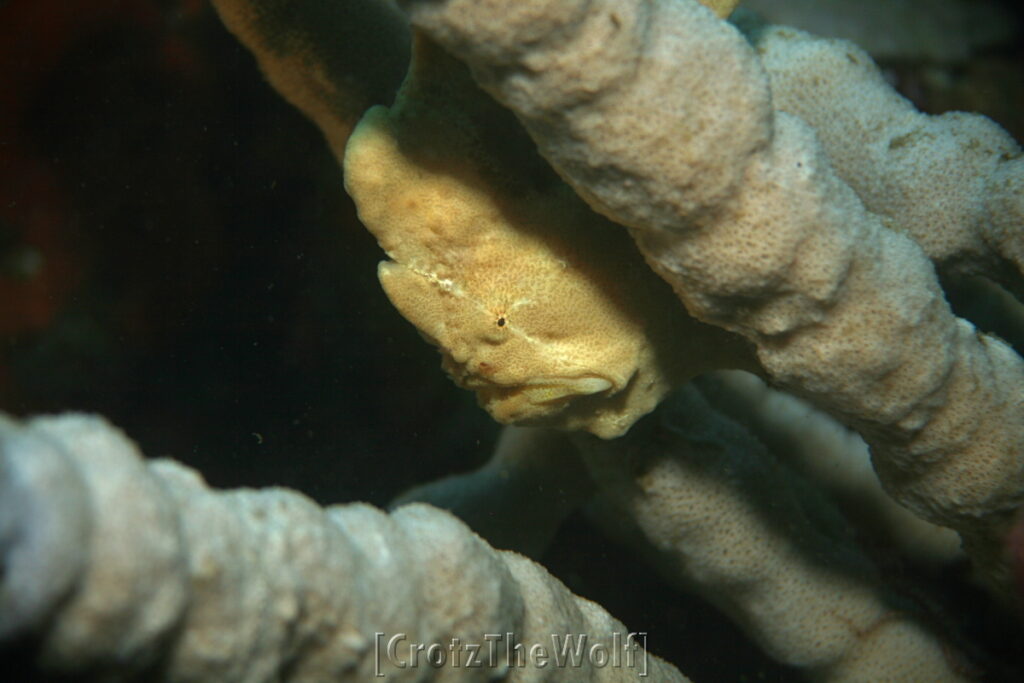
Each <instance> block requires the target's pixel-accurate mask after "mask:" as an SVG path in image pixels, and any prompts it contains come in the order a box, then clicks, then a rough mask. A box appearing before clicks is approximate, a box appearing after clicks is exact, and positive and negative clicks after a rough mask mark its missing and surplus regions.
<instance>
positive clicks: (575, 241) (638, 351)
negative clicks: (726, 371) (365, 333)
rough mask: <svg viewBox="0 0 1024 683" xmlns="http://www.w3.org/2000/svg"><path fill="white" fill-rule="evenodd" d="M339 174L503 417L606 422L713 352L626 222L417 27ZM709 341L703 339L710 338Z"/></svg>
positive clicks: (451, 359)
mask: <svg viewBox="0 0 1024 683" xmlns="http://www.w3.org/2000/svg"><path fill="white" fill-rule="evenodd" d="M344 168H345V184H346V188H347V190H348V192H349V194H350V195H351V196H352V197H353V199H354V200H355V202H356V206H357V208H358V211H359V216H360V219H361V220H362V222H363V223H364V224H365V225H366V227H367V228H368V229H369V230H370V231H371V232H372V233H373V235H374V236H375V237H376V238H377V240H378V242H379V243H380V245H381V247H382V248H383V249H384V251H385V252H386V253H387V255H388V257H389V259H390V260H388V261H384V262H382V263H381V264H380V266H379V270H378V274H379V277H380V281H381V284H382V286H383V287H384V290H385V292H386V293H387V295H388V297H389V299H390V300H391V302H392V303H393V304H394V306H395V307H396V308H397V309H398V310H399V311H400V312H401V313H402V315H403V316H405V318H407V319H408V320H409V321H410V322H411V323H412V324H413V325H415V326H416V328H417V329H418V330H419V331H420V333H421V334H422V335H423V336H424V337H425V338H426V339H427V340H428V341H430V342H431V343H432V344H434V345H436V346H437V347H438V349H439V350H440V352H441V354H442V358H443V361H442V365H443V367H444V369H445V371H446V372H448V374H449V375H450V376H451V377H452V379H453V380H454V381H455V382H456V383H457V384H459V385H460V386H462V387H465V388H466V389H470V390H472V391H474V392H476V394H477V397H478V400H479V402H480V404H481V405H482V406H483V407H484V408H485V409H486V410H487V411H488V412H489V413H490V414H491V415H492V416H493V417H494V418H495V419H496V420H498V421H499V422H503V423H517V424H542V425H550V426H557V427H562V428H566V429H585V430H588V431H590V432H593V433H594V434H597V435H599V436H602V437H606V438H610V437H614V436H618V435H620V434H622V433H623V432H625V431H626V430H627V429H628V428H629V427H630V426H631V425H632V424H633V422H635V421H636V420H637V419H638V418H639V417H641V416H642V415H644V414H646V413H647V412H649V411H650V410H652V409H653V408H654V407H655V405H657V403H658V401H659V400H660V399H661V398H662V397H663V396H664V394H665V393H667V392H668V391H669V390H670V389H671V388H672V387H673V386H674V385H676V384H678V383H680V382H681V381H685V380H686V379H689V378H690V377H692V376H693V375H695V374H697V373H699V372H701V371H703V370H704V369H707V368H708V367H713V366H717V365H720V363H718V362H717V361H716V359H713V358H712V357H711V356H713V355H714V353H713V352H708V349H709V348H710V349H715V348H721V346H722V345H721V344H720V343H718V344H717V345H716V343H715V342H714V341H710V342H709V339H711V338H717V337H721V336H722V335H723V334H724V333H722V332H719V331H717V330H715V329H713V328H709V327H707V326H704V325H702V324H700V323H698V322H697V321H695V320H693V319H692V318H690V317H689V316H687V315H686V314H685V312H684V310H683V309H682V307H681V306H680V304H679V302H678V300H677V299H676V298H675V297H674V295H673V293H672V291H671V289H670V288H669V287H668V286H667V285H666V284H665V283H663V282H662V281H661V280H660V279H658V278H657V276H655V275H654V274H653V273H652V272H651V271H650V270H649V269H648V268H647V266H646V265H645V263H644V262H643V259H642V257H641V256H640V255H639V253H638V252H637V250H636V247H635V246H634V244H633V242H632V240H631V239H630V237H629V235H628V233H627V232H626V230H625V229H624V228H622V227H620V226H618V225H615V224H612V223H610V222H609V221H608V220H606V219H604V218H602V217H601V216H599V215H597V214H595V213H593V212H592V211H591V210H590V209H589V208H588V207H587V206H586V204H585V203H584V202H583V201H581V200H580V199H579V198H578V197H577V196H576V195H575V194H574V193H573V191H572V190H571V189H570V188H569V187H568V186H567V185H565V184H564V183H563V182H562V181H561V180H560V179H559V178H558V177H557V176H556V175H555V174H554V173H553V172H552V171H551V170H550V168H549V167H548V166H547V164H546V163H545V162H544V160H543V159H541V158H540V156H539V155H538V154H537V153H536V151H535V147H534V145H533V143H532V142H531V140H530V138H529V137H528V136H527V135H526V133H525V132H524V131H523V130H522V129H521V127H520V126H519V124H518V123H517V122H516V120H515V119H514V118H513V117H512V116H511V115H510V114H509V113H507V112H506V111H505V110H503V109H502V108H500V107H499V106H498V105H496V104H495V103H494V102H493V101H492V100H491V99H490V98H489V97H488V96H487V95H486V94H484V93H483V92H482V91H480V90H479V89H478V88H477V87H476V85H475V84H474V83H473V81H472V79H471V78H470V77H469V74H468V73H467V72H466V70H465V69H464V67H463V66H462V65H461V64H459V63H458V62H456V61H455V60H453V59H452V58H451V57H449V56H447V55H446V54H445V53H443V52H441V51H440V50H439V49H438V48H436V47H433V46H431V45H429V44H427V43H426V42H425V41H423V40H421V39H417V45H416V49H415V51H414V59H413V64H412V66H411V68H410V71H409V75H408V76H407V78H406V81H405V83H404V85H403V87H402V89H401V91H400V93H399V95H398V97H397V99H396V102H395V104H394V105H393V106H391V107H389V108H386V107H375V108H373V109H371V110H369V111H368V112H367V114H366V115H365V116H364V118H363V119H362V121H361V122H360V123H359V125H358V127H357V128H356V130H355V132H354V133H353V135H352V137H351V138H350V140H349V142H348V147H347V148H346V151H345V159H344ZM708 344H710V346H708Z"/></svg>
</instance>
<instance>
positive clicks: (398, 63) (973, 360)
mask: <svg viewBox="0 0 1024 683" xmlns="http://www.w3.org/2000/svg"><path fill="white" fill-rule="evenodd" d="M215 4H216V5H217V8H218V11H219V12H220V14H221V16H222V18H223V20H224V22H225V23H226V24H227V26H228V27H229V29H230V30H231V31H232V32H233V33H234V34H235V35H236V36H237V37H238V38H239V39H240V40H241V41H242V42H243V43H244V44H245V45H246V46H247V47H248V48H249V49H250V50H251V51H252V52H253V53H254V55H255V56H256V58H257V60H258V61H259V63H260V66H261V68H262V70H263V71H264V73H265V74H266V75H267V78H268V80H269V81H270V82H271V84H272V85H273V86H274V87H275V88H276V89H278V91H279V92H280V93H281V94H282V95H283V96H285V97H286V98H287V99H288V100H289V101H291V102H292V103H293V104H295V105H296V106H297V107H298V108H299V109H301V110H302V111H303V112H304V113H306V114H307V115H308V116H309V117H310V119H312V120H313V121H314V122H315V123H316V124H317V125H318V126H319V127H320V129H321V130H322V131H323V133H324V135H325V137H326V139H327V141H328V144H329V145H330V146H331V149H332V151H333V152H334V154H335V156H336V157H337V158H338V159H339V160H340V161H341V163H342V165H343V167H344V172H345V185H346V189H347V191H348V192H349V194H350V195H351V196H352V198H353V200H354V201H355V203H356V206H357V209H358V212H359V216H360V219H361V220H362V222H363V223H364V224H365V226H366V227H367V229H368V230H370V231H371V233H372V234H373V235H374V236H375V237H376V238H377V240H378V242H379V243H380V245H381V247H382V248H383V250H384V251H385V253H386V254H387V257H388V260H386V261H384V262H383V263H382V264H381V265H380V267H379V271H378V273H379V277H380V281H381V284H382V286H383V288H384V289H385V291H386V293H387V295H388V297H389V299H390V300H391V301H392V303H393V304H394V306H395V307H396V308H397V309H398V310H399V311H400V312H401V313H402V315H403V316H405V317H406V318H407V319H408V320H409V321H410V322H411V323H412V324H413V325H415V327H416V328H417V329H418V331H419V332H420V333H421V335H422V336H423V337H424V338H425V339H426V340H427V341H428V342H430V343H431V344H433V345H435V346H436V347H437V348H438V350H439V352H440V354H441V358H442V367H443V368H444V370H445V371H446V372H447V373H448V374H449V375H450V376H451V377H452V379H453V380H454V381H455V382H456V384H458V385H459V386H462V387H464V388H466V389H469V390H471V391H473V392H475V393H476V395H477V398H478V401H479V403H480V405H481V406H482V407H483V408H484V409H486V410H487V411H488V412H489V413H490V414H491V415H492V417H494V418H495V419H496V420H497V421H499V422H501V423H503V424H506V425H508V426H506V427H505V430H504V432H503V434H502V437H501V440H500V442H499V444H498V447H497V449H496V451H495V454H494V456H493V458H492V460H491V461H490V462H489V463H488V464H486V465H485V466H484V467H482V468H481V469H480V470H478V471H476V472H471V473H468V474H464V475H459V476H455V477H450V478H447V479H444V480H441V481H437V482H433V483H428V484H424V485H422V486H419V487H417V488H415V489H413V490H411V491H408V492H407V493H406V494H404V495H403V496H402V497H401V498H400V499H399V500H397V501H395V506H396V507H395V509H394V510H393V511H392V512H390V513H384V512H381V511H379V510H376V509H375V508H372V507H369V506H366V505H360V504H353V505H344V506H335V507H330V508H320V507H318V506H316V505H315V504H314V503H312V502H311V501H309V500H308V499H306V498H305V497H303V496H302V495H300V494H297V493H293V492H288V491H285V490H280V489H270V490H263V491H252V490H238V491H224V492H214V491H212V490H210V489H209V488H208V487H206V485H205V484H204V483H203V482H202V480H201V478H200V476H199V475H198V474H197V473H196V472H194V471H192V470H189V469H188V468H185V467H183V466H181V465H178V464H176V463H174V462H172V461H167V460H157V461H150V462H145V461H143V460H142V459H141V457H140V454H139V453H138V450H137V448H136V447H135V446H134V445H133V444H132V443H131V442H130V441H129V440H128V439H127V438H126V437H125V436H124V435H123V434H121V433H120V432H119V431H118V430H117V429H116V428H114V427H112V426H110V425H109V424H108V423H106V422H105V421H104V420H103V419H101V418H94V417H85V416H80V415H70V416H63V417H56V418H35V419H32V420H27V421H24V422H17V421H14V420H8V419H5V420H3V421H2V422H0V539H2V543H0V548H3V567H4V572H3V575H2V578H0V640H2V641H6V642H24V641H31V642H32V643H33V647H36V648H38V651H39V657H38V659H39V662H40V666H44V667H47V668H48V669H50V670H52V671H55V672H59V673H84V674H88V675H95V676H97V677H104V678H131V677H133V676H134V677H140V676H141V677H145V676H150V677H157V678H161V679H166V680H190V681H264V680H295V681H321V680H368V679H370V678H371V677H373V676H375V675H378V674H380V675H383V676H386V677H387V678H388V679H389V680H491V679H493V678H495V677H507V678H508V680H524V681H532V680H560V681H561V680H581V681H582V680H598V681H599V680H633V679H634V678H635V677H636V676H637V675H638V674H639V673H640V672H639V670H638V668H637V667H638V666H640V664H639V663H638V659H637V658H638V657H639V659H642V665H643V666H644V667H646V669H645V670H644V671H645V672H646V673H647V674H648V675H649V676H651V678H652V679H653V680H686V679H685V678H684V676H683V674H681V673H680V672H679V671H678V670H676V669H675V667H674V666H673V665H672V664H669V663H668V662H666V661H664V660H662V659H659V658H656V657H653V656H648V655H643V656H642V657H641V656H640V655H638V654H637V648H636V643H635V642H634V641H633V640H632V634H631V633H630V632H629V631H628V628H627V627H628V624H627V625H623V624H621V623H620V622H618V621H616V620H615V619H614V617H613V616H611V615H609V614H608V613H607V612H606V611H604V610H603V609H602V608H600V607H599V606H597V605H595V604H594V603H591V602H589V601H587V600H584V599H582V598H579V597H577V596H574V595H572V593H571V592H569V591H568V589H566V588H565V586H563V585H562V584H561V583H560V582H559V581H558V580H557V579H554V578H553V577H551V576H550V575H549V574H548V573H547V572H546V571H545V570H544V569H543V568H542V567H540V566H539V565H538V564H536V563H535V562H533V561H531V560H529V559H527V558H526V557H525V556H538V555H539V554H540V553H541V552H542V551H543V549H544V548H545V547H546V545H547V544H548V543H549V542H550V540H551V538H552V536H553V534H554V533H555V531H556V530H557V529H558V527H559V526H560V524H561V523H562V522H563V521H564V520H565V518H566V517H567V516H568V515H569V514H570V513H571V512H572V511H573V510H576V509H579V508H582V507H585V508H586V509H587V511H588V514H590V515H591V516H592V517H593V519H595V520H596V521H597V523H598V524H599V525H601V526H602V527H603V528H604V529H605V530H607V532H608V533H609V534H610V535H612V536H615V537H617V538H620V539H622V541H623V542H624V543H625V544H627V545H629V546H631V547H633V548H635V549H636V553H637V557H640V558H645V559H646V560H647V561H649V562H650V563H651V564H652V565H653V566H655V567H657V568H658V570H659V571H660V572H661V573H662V574H663V575H664V576H665V577H667V579H668V580H669V581H670V582H671V583H672V584H673V585H676V586H678V587H679V588H680V590H690V591H695V592H697V593H699V594H700V595H701V596H703V597H704V598H705V599H707V600H708V601H709V602H711V603H712V604H714V605H715V606H716V607H718V608H719V609H720V610H722V612H724V613H725V614H726V615H728V616H729V618H731V619H732V620H733V621H734V622H735V623H736V624H737V625H739V627H740V628H741V629H742V630H743V632H744V633H745V634H746V635H747V636H748V637H749V638H750V639H751V640H752V641H754V642H755V643H757V644H758V645H759V646H760V647H761V648H762V649H763V650H764V651H765V652H767V653H768V654H769V655H770V656H771V657H773V658H775V659H777V660H778V661H780V662H783V663H785V664H787V665H789V666H792V667H795V668H797V669H799V670H800V671H801V672H803V673H804V674H805V675H806V676H807V677H808V678H811V679H813V680H828V681H864V680H929V681H945V680H950V681H953V680H971V679H972V678H973V677H975V676H976V675H978V671H977V670H976V668H975V667H974V665H973V664H972V662H971V661H970V660H969V658H968V657H967V656H965V655H962V654H960V653H959V652H958V648H957V644H956V643H954V642H951V641H950V640H949V639H948V637H947V635H946V634H945V633H944V632H943V631H941V630H940V629H938V628H936V627H935V625H934V624H933V623H931V622H930V621H929V620H928V619H927V618H926V617H925V616H924V615H923V614H921V613H920V612H919V611H917V610H916V609H915V608H914V607H912V606H910V605H908V603H907V601H906V600H904V599H903V598H902V597H901V596H900V594H899V592H898V591H897V590H895V589H894V588H892V587H891V586H889V585H888V584H887V582H886V581H885V579H884V577H883V576H882V572H881V571H880V570H879V569H878V567H877V566H875V564H874V562H873V560H872V558H871V557H870V555H869V553H867V552H866V551H865V550H864V549H863V547H862V545H863V544H862V542H861V541H862V539H863V538H864V537H872V536H874V537H880V538H882V537H884V538H885V539H887V541H888V542H889V543H891V544H892V545H894V546H896V547H899V548H901V549H902V551H903V552H905V553H906V554H907V555H908V556H912V557H915V558H917V559H919V560H920V561H922V562H930V563H939V562H943V561H947V560H949V559H950V558H952V557H956V556H958V555H959V554H960V553H963V554H964V555H966V557H967V558H968V559H969V560H970V562H971V565H972V568H973V572H974V574H975V576H976V577H977V580H978V581H979V582H980V583H981V584H982V585H984V586H985V587H986V589H987V590H988V592H989V594H990V596H991V599H992V600H993V601H994V602H995V603H996V604H998V605H1000V606H1001V607H1002V608H1005V609H1006V610H1009V611H1012V610H1019V608H1020V600H1021V595H1020V588H1021V585H1020V583H1019V581H1020V578H1021V574H1022V567H1021V557H1022V554H1021V553H1020V551H1019V549H1018V548H1017V546H1016V545H1014V542H1013V541H1012V539H1014V538H1016V537H1017V536H1018V535H1019V525H1020V524H1021V521H1020V511H1021V508H1022V504H1024V411H1022V409H1021V408H1022V405H1024V362H1022V360H1021V357H1020V356H1019V355H1018V353H1017V352H1016V351H1014V349H1013V348H1011V347H1010V346H1009V345H1008V344H1007V343H1005V342H1004V341H1002V340H1000V339H999V338H997V337H995V336H992V335H988V334H985V333H983V332H981V331H980V330H978V329H977V328H975V326H974V325H972V324H971V323H970V322H968V321H966V320H964V319H962V318H959V317H957V316H956V315H954V313H953V312H952V310H951V309H950V306H949V304H948V303H947V301H946V297H945V294H944V291H943V287H942V285H941V284H940V280H939V277H940V276H942V277H945V278H963V277H975V276H982V277H985V278H989V279H991V280H993V281H994V282H996V283H998V285H1000V286H1001V287H1002V288H1004V289H1005V291H1006V292H1009V293H1010V294H1011V295H1013V296H1016V297H1019V296H1020V295H1021V294H1022V293H1024V280H1022V267H1024V242H1022V237H1021V235H1022V228H1024V157H1022V155H1021V149H1020V147H1019V145H1018V144H1017V143H1016V142H1015V141H1014V140H1013V139H1012V138H1011V137H1010V136H1009V135H1008V134H1006V133H1005V131H1003V130H1002V129H1001V128H1000V127H999V126H997V125H996V124H995V123H993V122H992V121H990V120H989V119H987V118H985V117H984V116H980V115H973V114H964V113H949V114H943V115H941V116H928V115H925V114H922V113H920V112H918V111H916V110H915V109H914V107H913V106H912V105H911V104H910V103H909V102H908V101H907V100H906V99H904V98H903V97H902V96H900V95H898V94H897V93H896V92H895V91H893V90H892V88H891V87H890V86H889V85H888V84H887V83H886V81H885V80H884V78H883V77H882V76H881V75H880V73H879V71H878V70H877V68H876V67H875V65H874V63H873V61H872V59H871V58H870V57H869V56H868V55H867V54H866V53H865V52H863V51H862V50H860V49H859V48H857V47H856V46H854V45H853V44H851V43H848V42H844V41H839V40H831V39H821V38H816V37H814V36H811V35H809V34H807V33H804V32H802V31H799V30H796V29H792V28H787V27H779V26H769V25H762V24H759V23H757V22H753V21H746V20H744V21H736V22H735V23H730V22H729V21H728V20H727V18H728V16H729V15H730V14H731V12H732V10H733V9H734V8H735V5H736V3H735V2H719V3H715V2H706V3H703V4H702V3H700V2H697V1H696V0H629V1H622V0H617V1H613V0H603V1H602V0H589V1H583V0H515V1H514V2H513V1H509V0H404V1H402V2H399V3H397V4H392V3H390V2H385V1H384V0H350V1H349V2H326V1H324V0H293V1H288V0H272V1H269V2H254V1H250V0H217V1H216V2H215ZM346 38H348V39H346ZM410 45H411V46H412V48H411V56H410ZM407 62H408V63H409V68H408V72H407V74H406V75H405V76H404V80H402V78H403V73H405V66H406V64H407ZM364 112H365V113H364ZM1014 303H1015V302H1014ZM1010 310H1012V311H1013V314H1014V315H1019V311H1018V309H1015V308H1011V309H1010ZM846 428H849V429H851V430H853V431H855V432H856V433H857V434H858V435H859V436H860V437H861V438H862V439H863V442H861V441H859V440H857V439H855V438H853V437H852V436H851V435H850V434H849V433H848V432H847V431H846ZM864 443H866V444H867V447H868V448H870V455H869V454H868V451H867V449H866V448H865V447H864V445H863V444H864ZM424 457H429V454H424ZM869 458H870V460H869ZM876 475H877V476H876ZM438 508H444V509H445V510H448V511H450V512H448V511H445V510H442V509H438ZM452 513H454V514H452ZM456 517H458V518H461V520H462V521H459V519H457V518H456ZM474 532H475V533H474ZM485 541H486V542H485ZM495 548H500V549H501V550H495ZM520 553H521V554H520ZM379 633H384V634H390V633H402V634H404V635H405V636H407V638H408V640H409V641H411V642H413V643H418V644H448V645H450V646H451V647H450V648H449V649H444V648H443V647H442V648H435V649H433V650H432V649H431V648H430V647H429V645H428V646H427V647H425V648H422V652H421V653H420V654H421V656H422V658H423V659H422V661H421V662H419V665H415V664H414V663H413V662H411V661H410V660H409V659H408V658H406V659H402V658H391V657H384V658H383V660H382V659H381V658H380V656H379V653H380V651H379V649H378V648H377V647H376V646H377V645H379V643H378V642H377V641H375V636H376V634H379ZM494 633H498V634H505V633H509V634H512V633H514V634H515V636H516V638H517V639H518V641H519V642H522V643H531V642H535V643H539V642H541V641H543V640H544V639H546V638H550V637H551V635H552V634H586V635H588V636H589V638H590V639H591V640H590V643H591V646H592V648H594V649H592V650H590V653H591V656H590V657H589V658H584V659H583V660H581V662H580V663H579V665H578V666H568V667H566V666H562V665H559V664H558V662H552V661H550V660H549V659H545V660H544V662H545V663H540V662H539V660H537V659H535V658H532V659H531V658H529V657H527V659H528V660H529V661H525V662H522V661H519V660H518V659H517V657H518V655H519V653H518V651H517V652H505V651H504V650H502V652H503V654H504V656H502V657H498V660H497V661H495V662H490V663H488V664H485V665H482V666H468V665H467V666H462V665H461V660H458V659H456V658H455V655H454V653H455V652H456V651H457V650H458V648H457V647H456V646H455V645H454V644H458V643H463V644H464V643H473V642H478V641H480V640H481V639H483V638H484V636H485V635H486V634H494ZM431 652H433V654H431ZM438 652H440V654H438ZM594 653H597V654H596V655H595V654H594ZM531 657H532V655H531ZM431 658H433V659H431ZM379 667H383V668H382V669H381V668H379ZM683 673H685V672H683Z"/></svg>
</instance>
